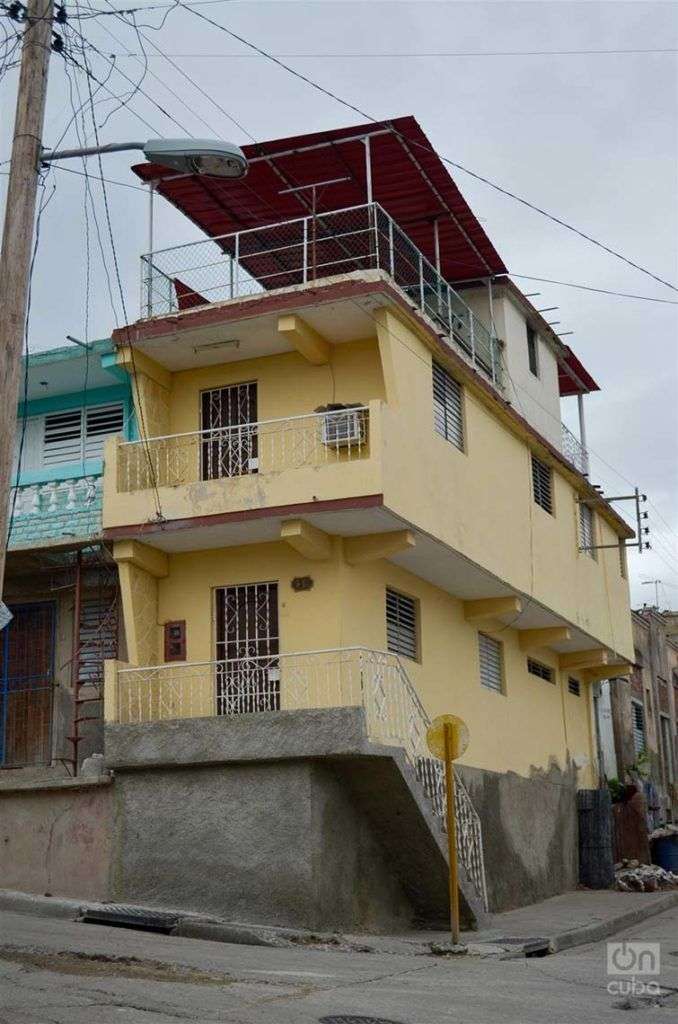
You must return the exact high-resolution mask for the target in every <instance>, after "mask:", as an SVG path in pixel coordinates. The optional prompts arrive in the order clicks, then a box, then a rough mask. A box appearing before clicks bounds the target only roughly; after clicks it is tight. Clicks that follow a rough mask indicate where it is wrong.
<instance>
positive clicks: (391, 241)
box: [387, 214, 395, 281]
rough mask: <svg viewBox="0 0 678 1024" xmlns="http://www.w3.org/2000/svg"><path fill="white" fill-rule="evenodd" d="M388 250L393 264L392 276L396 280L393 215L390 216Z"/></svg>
mask: <svg viewBox="0 0 678 1024" xmlns="http://www.w3.org/2000/svg"><path fill="white" fill-rule="evenodd" d="M387 216H388V214H387ZM388 251H389V259H390V265H391V277H392V278H393V280H394V281H395V253H394V251H393V217H389V218H388Z"/></svg>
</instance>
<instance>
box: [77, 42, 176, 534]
mask: <svg viewBox="0 0 678 1024" xmlns="http://www.w3.org/2000/svg"><path fill="white" fill-rule="evenodd" d="M77 34H78V35H80V33H77ZM80 38H81V40H82V43H81V52H82V59H83V62H84V64H85V68H86V69H88V59H87V52H86V49H85V45H86V44H87V42H88V41H87V40H86V39H85V37H84V36H80ZM85 81H86V83H87V90H88V93H89V96H90V116H91V119H92V129H93V131H94V137H95V140H96V144H97V146H98V145H99V131H98V128H97V123H96V116H95V110H94V102H93V96H92V86H91V82H90V77H89V75H88V76H87V78H86V79H85ZM97 162H98V165H99V180H100V183H101V194H102V196H103V201H104V212H105V215H106V225H107V228H108V237H109V241H110V246H111V253H112V255H113V267H114V269H115V277H116V282H117V285H118V292H119V295H120V304H121V307H122V314H123V317H124V320H125V327H126V331H127V344H128V348H129V352H130V359H131V362H132V380H133V384H134V389H135V392H136V398H137V406H138V409H139V434H140V436H141V440H142V443H143V445H144V449H145V451H146V457H147V460H148V469H149V475H150V478H151V482H152V485H153V492H154V500H155V510H156V517H157V519H158V521H159V522H163V521H164V518H165V517H164V516H163V513H162V505H161V503H160V492H159V491H158V481H157V476H156V472H155V466H154V465H153V459H152V457H151V452H150V448H149V445H148V432H147V430H146V423H145V416H144V407H143V402H142V400H141V393H140V389H139V381H138V374H137V368H136V362H135V358H134V346H133V345H132V344H131V340H130V337H129V316H128V315H127V304H126V302H125V290H124V288H123V284H122V278H121V275H120V266H119V263H118V254H117V251H116V248H115V239H114V236H113V224H112V222H111V211H110V208H109V205H108V194H107V192H106V185H105V183H104V180H103V164H102V160H101V153H99V154H98V156H97ZM114 313H115V310H114Z"/></svg>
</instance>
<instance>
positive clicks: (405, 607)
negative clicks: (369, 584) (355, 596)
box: [386, 587, 418, 660]
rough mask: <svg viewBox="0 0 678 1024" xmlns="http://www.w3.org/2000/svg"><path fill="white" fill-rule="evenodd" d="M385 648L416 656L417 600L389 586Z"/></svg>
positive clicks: (409, 656)
mask: <svg viewBox="0 0 678 1024" xmlns="http://www.w3.org/2000/svg"><path fill="white" fill-rule="evenodd" d="M386 649H387V650H388V651H391V653H392V654H403V655H404V656H405V657H406V658H412V659H413V660H416V658H417V652H418V643H417V602H416V601H415V600H414V598H412V597H405V595H404V594H399V593H398V592H397V591H395V590H391V589H390V587H387V588H386Z"/></svg>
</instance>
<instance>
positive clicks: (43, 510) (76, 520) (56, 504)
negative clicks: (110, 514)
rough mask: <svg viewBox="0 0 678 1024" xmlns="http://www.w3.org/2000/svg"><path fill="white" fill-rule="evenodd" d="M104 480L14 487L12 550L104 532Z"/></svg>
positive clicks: (95, 478)
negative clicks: (102, 518)
mask: <svg viewBox="0 0 678 1024" xmlns="http://www.w3.org/2000/svg"><path fill="white" fill-rule="evenodd" d="M101 481H102V478H101V476H81V477H74V478H73V479H71V480H49V481H46V482H44V483H36V484H24V485H20V486H19V487H15V488H13V490H12V491H11V494H10V509H13V517H12V534H11V540H10V547H15V546H18V545H22V544H28V543H39V542H40V541H49V540H59V539H62V538H67V537H89V536H94V535H96V534H98V533H100V532H101V503H102V493H101Z"/></svg>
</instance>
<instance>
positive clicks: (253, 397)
mask: <svg viewBox="0 0 678 1024" xmlns="http://www.w3.org/2000/svg"><path fill="white" fill-rule="evenodd" d="M201 414H202V429H203V431H206V433H203V435H202V445H201V459H202V479H203V480H218V479H219V478H221V477H229V476H243V474H245V473H256V471H257V468H258V462H257V455H258V441H257V431H256V427H255V426H254V424H256V422H257V385H256V383H255V382H250V383H249V384H233V385H231V386H230V387H227V388H214V389H212V390H211V391H203V393H202V409H201Z"/></svg>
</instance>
